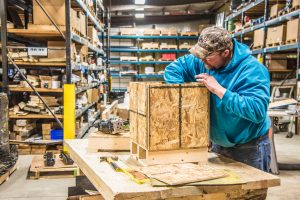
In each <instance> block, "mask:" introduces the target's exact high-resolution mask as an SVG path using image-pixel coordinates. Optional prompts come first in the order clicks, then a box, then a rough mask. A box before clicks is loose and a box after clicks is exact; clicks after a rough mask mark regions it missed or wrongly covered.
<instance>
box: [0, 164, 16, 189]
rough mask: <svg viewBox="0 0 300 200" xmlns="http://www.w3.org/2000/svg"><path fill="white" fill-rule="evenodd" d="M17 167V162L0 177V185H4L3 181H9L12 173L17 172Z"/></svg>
mask: <svg viewBox="0 0 300 200" xmlns="http://www.w3.org/2000/svg"><path fill="white" fill-rule="evenodd" d="M17 166H18V162H17V163H16V164H15V165H14V166H13V167H12V168H11V169H10V170H8V171H7V172H6V173H5V174H3V175H1V176H0V185H1V184H2V183H4V182H5V181H8V180H9V177H10V175H11V174H12V173H14V171H16V170H17V168H18V167H17Z"/></svg>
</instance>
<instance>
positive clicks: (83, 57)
mask: <svg viewBox="0 0 300 200" xmlns="http://www.w3.org/2000/svg"><path fill="white" fill-rule="evenodd" d="M88 50H89V49H88V47H87V46H85V45H83V46H82V47H81V48H80V51H79V54H80V60H81V62H87V59H88Z"/></svg>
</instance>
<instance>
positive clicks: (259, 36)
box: [253, 29, 264, 48]
mask: <svg viewBox="0 0 300 200" xmlns="http://www.w3.org/2000/svg"><path fill="white" fill-rule="evenodd" d="M263 44H264V31H263V29H258V30H255V31H254V39H253V48H262V47H263Z"/></svg>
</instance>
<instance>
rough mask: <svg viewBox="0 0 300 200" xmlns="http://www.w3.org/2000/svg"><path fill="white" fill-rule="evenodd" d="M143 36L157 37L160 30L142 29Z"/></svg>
mask: <svg viewBox="0 0 300 200" xmlns="http://www.w3.org/2000/svg"><path fill="white" fill-rule="evenodd" d="M144 35H145V36H159V35H160V30H159V29H144Z"/></svg>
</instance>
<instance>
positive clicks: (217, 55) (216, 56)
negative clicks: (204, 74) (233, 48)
mask: <svg viewBox="0 0 300 200" xmlns="http://www.w3.org/2000/svg"><path fill="white" fill-rule="evenodd" d="M201 60H202V61H203V63H204V65H205V68H206V69H208V70H216V69H220V68H222V67H225V65H226V63H227V60H228V54H227V53H226V52H225V51H223V52H214V53H212V54H210V55H208V56H206V57H204V58H202V59H201Z"/></svg>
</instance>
